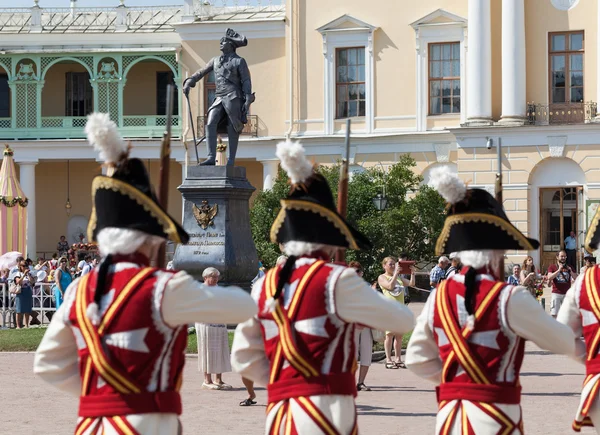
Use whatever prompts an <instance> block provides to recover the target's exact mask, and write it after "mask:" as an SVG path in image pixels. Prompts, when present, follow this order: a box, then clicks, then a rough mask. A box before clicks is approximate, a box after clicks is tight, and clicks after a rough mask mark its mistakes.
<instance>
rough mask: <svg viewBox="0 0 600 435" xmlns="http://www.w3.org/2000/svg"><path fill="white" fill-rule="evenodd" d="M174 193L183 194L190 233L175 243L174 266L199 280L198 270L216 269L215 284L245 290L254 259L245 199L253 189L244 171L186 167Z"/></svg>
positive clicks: (252, 273)
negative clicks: (218, 276)
mask: <svg viewBox="0 0 600 435" xmlns="http://www.w3.org/2000/svg"><path fill="white" fill-rule="evenodd" d="M178 189H179V191H180V192H181V193H182V195H183V202H184V205H183V210H184V212H183V228H184V229H185V230H186V231H187V232H188V233H189V234H190V236H191V237H190V242H189V243H188V244H187V245H179V246H178V247H177V250H176V251H175V256H174V258H173V265H174V267H175V268H176V269H179V270H185V271H187V272H188V273H190V274H191V275H192V276H194V278H196V279H197V280H199V281H202V271H203V270H204V269H206V268H207V267H211V266H212V267H215V268H216V269H218V270H219V272H221V279H220V281H219V283H222V284H225V285H238V286H240V287H242V288H246V289H249V288H250V281H251V280H252V279H253V278H254V277H255V276H256V274H257V273H258V257H257V255H256V247H255V246H254V241H253V240H252V233H251V231H250V213H249V205H248V200H249V199H250V195H252V192H253V191H254V187H252V185H251V184H250V183H249V182H248V179H247V178H246V168H241V167H233V166H188V170H187V176H186V178H185V181H184V182H183V184H182V185H181V186H179V188H178Z"/></svg>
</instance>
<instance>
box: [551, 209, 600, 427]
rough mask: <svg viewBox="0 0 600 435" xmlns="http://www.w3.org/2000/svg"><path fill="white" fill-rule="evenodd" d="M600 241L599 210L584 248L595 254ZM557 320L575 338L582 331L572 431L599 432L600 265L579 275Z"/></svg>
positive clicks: (579, 342) (591, 224)
mask: <svg viewBox="0 0 600 435" xmlns="http://www.w3.org/2000/svg"><path fill="white" fill-rule="evenodd" d="M599 243H600V210H599V211H597V212H596V214H595V215H594V217H593V219H592V221H591V223H590V226H589V230H588V233H587V235H586V238H585V249H586V250H587V251H588V252H589V253H592V252H594V251H595V250H596V249H598V244H599ZM557 320H558V321H559V322H561V323H564V324H565V325H567V326H569V327H570V328H571V329H572V330H573V332H574V333H575V336H576V337H581V335H582V334H583V338H584V341H578V346H580V352H579V353H578V354H579V355H580V358H579V361H580V362H581V363H583V364H585V372H586V377H585V380H584V381H583V389H582V391H581V401H580V402H579V408H578V409H577V414H576V415H575V420H574V421H573V425H572V426H573V430H574V431H576V432H580V431H581V427H582V426H594V428H595V429H596V433H599V434H600V402H599V401H598V396H599V394H600V390H599V389H600V355H599V350H600V349H599V344H600V267H599V266H598V265H594V266H592V267H588V268H587V269H586V271H585V272H584V273H582V274H581V275H579V277H578V278H577V280H576V281H575V283H573V286H572V287H571V288H570V289H569V291H568V292H567V294H566V296H565V300H564V302H563V305H562V306H561V308H560V311H559V312H558V316H557Z"/></svg>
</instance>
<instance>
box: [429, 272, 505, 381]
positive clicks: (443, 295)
mask: <svg viewBox="0 0 600 435" xmlns="http://www.w3.org/2000/svg"><path fill="white" fill-rule="evenodd" d="M447 284H448V281H443V282H442V284H440V286H439V287H438V289H437V293H436V306H437V307H438V309H439V310H440V319H441V320H442V326H443V329H444V332H445V333H446V335H447V337H448V340H449V341H450V344H451V345H452V350H451V352H450V354H449V355H448V358H447V359H446V361H445V363H444V368H443V373H442V380H443V382H446V381H447V380H448V374H449V373H448V372H449V369H450V367H451V365H452V364H453V363H454V361H455V360H456V359H458V361H459V362H460V364H461V365H462V366H463V367H464V369H465V372H466V373H467V374H468V375H469V377H470V378H471V379H472V380H473V381H474V382H476V383H480V384H491V381H490V380H489V379H488V377H487V375H486V373H485V370H484V369H483V368H482V367H481V365H480V364H479V363H478V361H477V360H476V359H475V358H473V355H472V352H471V349H470V348H469V345H468V342H467V340H468V338H469V336H470V335H471V334H472V333H473V331H472V330H470V329H468V328H466V327H465V328H462V330H461V329H460V326H459V324H458V321H457V319H456V318H455V316H454V314H453V312H452V307H451V305H450V297H449V294H448V291H447ZM504 286H505V284H504V283H502V282H499V283H496V284H495V285H494V286H493V287H492V289H491V290H490V291H489V292H488V294H487V295H486V296H485V298H484V299H483V301H482V303H481V304H480V306H479V307H478V308H477V310H476V311H475V322H477V321H478V320H481V318H482V316H483V315H484V314H485V312H486V311H487V309H488V308H489V307H490V306H491V303H492V301H493V300H494V299H495V297H496V296H497V295H498V293H499V292H500V291H501V290H502V288H504Z"/></svg>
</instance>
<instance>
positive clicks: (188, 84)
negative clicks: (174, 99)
mask: <svg viewBox="0 0 600 435" xmlns="http://www.w3.org/2000/svg"><path fill="white" fill-rule="evenodd" d="M213 69H214V59H211V60H210V61H209V62H208V63H207V64H206V66H205V67H204V68H200V69H199V70H198V71H196V72H195V73H194V74H192V75H191V76H190V77H188V78H187V79H185V81H184V82H183V92H184V93H185V94H186V95H187V94H188V93H189V92H190V89H191V88H194V87H196V83H198V82H199V81H200V80H202V78H203V77H204V76H205V75H206V74H208V73H210V72H211V71H213Z"/></svg>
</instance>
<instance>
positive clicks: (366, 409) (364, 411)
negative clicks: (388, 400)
mask: <svg viewBox="0 0 600 435" xmlns="http://www.w3.org/2000/svg"><path fill="white" fill-rule="evenodd" d="M386 409H392V408H384V407H382V406H369V405H356V410H357V413H358V415H376V416H378V417H436V416H437V414H434V413H426V412H381V410H386Z"/></svg>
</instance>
